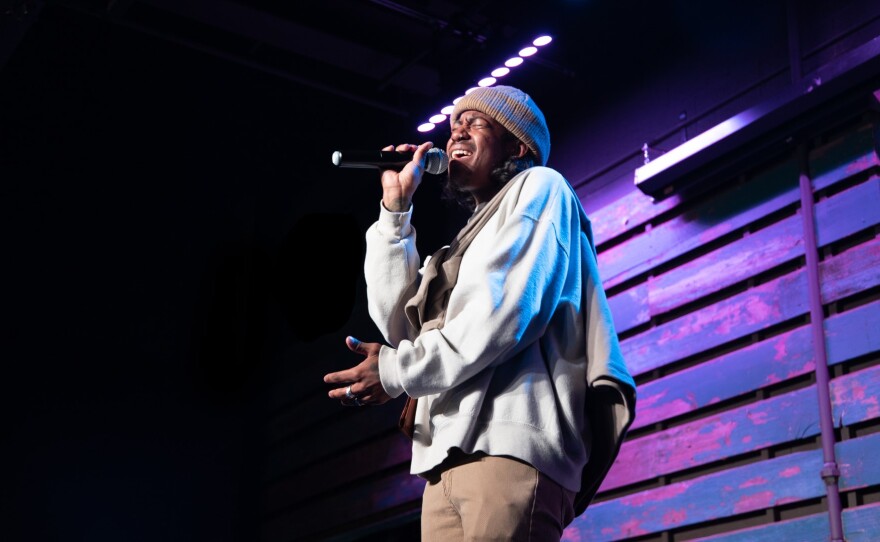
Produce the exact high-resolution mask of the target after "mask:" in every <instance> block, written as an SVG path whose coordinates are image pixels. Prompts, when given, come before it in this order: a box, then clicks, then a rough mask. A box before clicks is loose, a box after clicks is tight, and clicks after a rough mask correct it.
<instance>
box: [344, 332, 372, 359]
mask: <svg viewBox="0 0 880 542" xmlns="http://www.w3.org/2000/svg"><path fill="white" fill-rule="evenodd" d="M345 346H347V347H348V349H349V350H351V351H352V352H357V353H358V354H364V355H366V354H367V352H366V351H365V350H364V343H362V342H361V341H360V340H359V339H355V338H354V337H352V336H348V337H346V338H345Z"/></svg>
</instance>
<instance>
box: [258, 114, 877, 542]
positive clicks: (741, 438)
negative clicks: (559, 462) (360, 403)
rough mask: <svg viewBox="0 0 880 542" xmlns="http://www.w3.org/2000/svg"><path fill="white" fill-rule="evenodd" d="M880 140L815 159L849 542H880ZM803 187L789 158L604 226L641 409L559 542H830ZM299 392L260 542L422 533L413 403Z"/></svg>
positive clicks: (820, 146)
mask: <svg viewBox="0 0 880 542" xmlns="http://www.w3.org/2000/svg"><path fill="white" fill-rule="evenodd" d="M878 127H880V124H878V119H877V116H876V114H875V113H872V112H869V111H866V112H864V114H863V115H861V116H859V117H858V118H854V119H851V120H850V121H849V122H846V123H842V124H840V125H838V126H835V127H833V128H832V127H829V128H828V131H827V132H825V133H818V134H815V137H814V138H813V139H812V141H811V143H810V146H809V153H808V166H809V172H808V173H809V175H810V177H811V178H812V185H813V190H814V196H815V213H814V216H815V222H816V230H817V242H818V245H819V259H820V284H821V296H822V304H823V307H824V310H825V316H826V319H825V322H824V329H825V341H826V349H827V358H828V359H827V363H828V366H829V370H830V372H831V377H832V380H831V390H830V391H831V398H832V409H833V416H834V423H835V427H836V429H837V431H836V434H835V439H836V442H837V444H836V453H837V461H838V463H839V465H840V468H841V478H840V481H839V484H840V488H841V495H842V497H841V498H842V501H843V505H844V508H845V511H844V515H843V524H844V528H845V531H846V536H847V540H849V541H850V542H855V541H867V540H880V504H878V501H880V462H877V461H875V460H873V457H874V456H876V454H877V450H880V432H878V431H877V428H878V427H880V332H878V331H880V157H878V130H880V128H878ZM799 173H800V169H799V167H798V159H797V156H796V153H795V152H794V151H792V152H791V154H790V155H788V156H782V157H777V158H775V159H773V160H772V161H770V162H767V163H761V164H755V165H754V167H753V169H752V170H751V171H748V172H738V173H737V174H736V175H735V176H732V177H731V178H730V179H729V180H727V181H725V182H723V183H720V185H719V186H718V187H716V188H713V189H712V190H711V191H707V192H705V193H703V194H702V195H699V196H692V197H690V198H688V199H684V198H679V197H677V196H673V197H671V198H669V199H666V200H663V201H661V202H654V201H652V200H651V198H649V197H647V196H645V195H643V194H642V193H641V192H639V191H638V190H635V189H634V190H633V192H632V193H631V194H629V195H628V196H626V197H624V198H622V199H621V200H618V201H616V202H614V203H613V204H611V205H609V206H608V207H605V208H603V209H600V210H598V211H596V212H595V213H593V214H592V216H591V219H592V221H593V223H594V228H595V229H594V234H595V236H596V242H597V246H598V248H599V262H600V270H601V273H602V277H603V280H604V282H605V286H606V289H607V291H608V294H609V300H610V302H611V305H612V310H613V313H614V316H615V323H616V325H617V329H618V332H619V334H620V336H621V339H622V347H623V351H624V353H625V356H626V360H627V362H628V364H629V367H630V369H631V370H632V372H633V374H634V375H635V377H636V380H637V383H638V392H639V401H638V413H637V419H636V421H635V424H634V426H633V430H632V432H631V433H630V435H629V437H628V438H627V440H626V442H625V443H624V445H623V448H622V450H621V453H620V457H619V458H618V461H617V462H616V464H615V465H614V467H613V468H612V470H611V472H610V473H609V476H608V478H607V479H606V481H605V483H604V484H603V486H602V488H601V490H600V493H599V495H598V496H597V499H596V501H595V502H594V504H593V505H592V506H591V507H590V508H589V509H588V510H587V512H586V513H584V514H583V515H582V516H581V517H579V518H577V519H576V520H575V521H574V523H573V524H572V525H570V526H569V528H568V529H567V530H566V532H565V536H564V539H565V540H569V541H577V540H590V541H603V540H609V541H610V540H633V541H635V540H638V541H653V540H657V541H670V540H672V541H677V540H707V541H708V540H711V541H714V542H722V541H723V542H734V541H736V542H741V541H746V540H748V541H763V540H768V541H769V540H773V541H777V540H798V541H813V540H815V541H820V540H827V539H828V528H829V527H828V525H829V523H828V513H827V506H826V503H825V485H824V482H823V480H822V479H821V477H820V471H821V469H822V467H823V457H822V449H821V441H820V424H819V408H820V405H819V400H818V395H817V389H816V378H815V374H814V371H815V369H816V352H815V348H814V345H813V335H812V332H811V328H810V325H811V322H810V316H809V309H810V304H809V297H808V283H807V280H808V279H807V272H806V267H805V265H806V264H805V243H804V235H803V215H802V211H801V205H800V192H799ZM324 369H326V367H324V368H323V369H321V370H320V371H318V370H317V369H308V368H306V369H304V373H305V374H304V375H302V376H303V380H308V379H311V381H312V382H315V381H320V375H321V374H323V372H324ZM312 373H314V374H312ZM304 389H305V388H304ZM288 392H290V390H288ZM303 394H304V395H303V396H304V399H303V400H301V401H299V402H296V403H294V404H291V405H290V406H288V407H287V408H285V409H282V410H281V411H280V412H279V413H278V415H277V416H275V417H274V418H273V419H272V420H271V423H270V424H269V426H268V428H267V432H266V441H267V455H266V459H265V471H266V477H265V487H264V491H263V496H264V499H263V501H264V502H263V503H262V509H263V510H264V513H265V520H264V522H263V532H262V539H263V540H265V541H267V542H276V541H277V542H280V541H289V540H357V539H359V537H360V536H364V535H365V533H369V532H376V531H378V530H380V529H382V528H383V527H385V526H388V525H394V524H399V523H400V522H405V521H416V520H417V518H418V506H419V500H420V498H421V492H422V489H423V487H424V485H423V482H422V481H421V480H420V479H419V478H417V477H413V476H411V475H409V474H408V466H409V465H408V462H409V457H410V455H409V454H410V451H409V442H408V441H407V440H406V439H405V438H403V436H402V435H400V433H399V432H398V431H397V429H396V421H397V416H398V414H399V412H400V407H401V406H402V402H400V401H398V400H396V401H395V402H392V403H390V404H389V405H386V406H385V407H381V408H370V409H343V408H340V407H339V406H338V405H336V404H335V403H333V402H332V401H328V400H327V399H326V396H325V392H324V390H323V389H316V390H314V391H312V392H308V393H307V392H303Z"/></svg>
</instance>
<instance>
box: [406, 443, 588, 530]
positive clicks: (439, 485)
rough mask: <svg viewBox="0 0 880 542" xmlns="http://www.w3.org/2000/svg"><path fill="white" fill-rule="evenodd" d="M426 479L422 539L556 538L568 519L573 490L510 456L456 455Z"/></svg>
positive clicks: (569, 520)
mask: <svg viewBox="0 0 880 542" xmlns="http://www.w3.org/2000/svg"><path fill="white" fill-rule="evenodd" d="M427 479H428V483H427V485H426V486H425V493H424V497H423V499H422V542H453V541H467V542H472V541H474V542H475V541H484V540H485V541H488V540H497V541H520V540H521V541H530V542H551V541H552V542H559V539H560V538H562V531H563V529H564V528H565V527H566V526H567V525H568V524H569V523H570V522H571V521H572V519H573V515H574V511H573V506H574V504H573V503H574V496H575V494H574V492H572V491H569V490H567V489H565V488H563V487H562V486H560V485H559V484H557V483H556V482H554V481H553V480H551V479H550V478H548V477H546V476H545V475H543V474H541V473H539V472H538V471H537V470H536V469H535V468H534V467H532V466H531V465H529V464H527V463H524V462H521V461H518V460H515V459H509V458H506V457H495V456H487V455H469V456H464V457H459V458H458V459H457V460H455V461H454V462H453V463H452V465H451V466H448V467H445V468H444V469H442V470H441V471H440V472H439V473H433V474H432V475H429V476H427Z"/></svg>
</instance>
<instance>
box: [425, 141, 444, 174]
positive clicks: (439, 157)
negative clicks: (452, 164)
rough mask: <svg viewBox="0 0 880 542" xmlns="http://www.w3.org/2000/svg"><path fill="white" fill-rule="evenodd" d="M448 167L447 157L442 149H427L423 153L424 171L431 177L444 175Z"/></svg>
mask: <svg viewBox="0 0 880 542" xmlns="http://www.w3.org/2000/svg"><path fill="white" fill-rule="evenodd" d="M448 167H449V156H447V155H446V153H445V152H443V149H438V148H436V147H434V148H431V149H428V152H427V153H425V171H426V172H428V173H430V174H431V175H439V174H440V173H444V172H445V171H446V169H447V168H448Z"/></svg>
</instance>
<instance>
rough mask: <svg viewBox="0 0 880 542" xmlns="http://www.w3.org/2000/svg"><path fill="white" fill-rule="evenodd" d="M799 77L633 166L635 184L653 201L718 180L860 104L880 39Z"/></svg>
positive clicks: (878, 59)
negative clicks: (797, 82)
mask: <svg viewBox="0 0 880 542" xmlns="http://www.w3.org/2000/svg"><path fill="white" fill-rule="evenodd" d="M804 81H808V82H809V83H808V84H806V85H805V86H804V87H801V88H799V87H792V88H791V91H790V92H788V93H785V94H783V95H782V96H780V97H778V98H776V99H773V100H770V101H768V102H765V103H763V104H760V105H758V106H756V107H753V108H750V109H747V110H746V111H743V112H742V113H740V114H738V115H736V116H734V117H731V118H730V119H727V120H726V121H724V122H722V123H721V124H718V125H717V126H714V127H712V128H710V129H709V130H707V131H705V132H703V133H702V134H700V135H698V136H696V137H694V138H693V139H691V140H689V141H687V142H686V143H683V144H682V145H679V146H678V147H676V148H674V149H672V150H670V151H669V152H667V153H666V154H663V155H661V156H659V157H657V158H655V159H653V160H651V161H650V162H648V163H647V164H645V165H643V166H641V167H638V168H636V170H635V176H634V181H635V185H636V186H637V187H638V188H639V190H641V191H642V192H644V193H645V194H647V195H649V196H652V197H653V198H655V199H658V200H659V199H663V198H665V197H667V196H669V195H671V194H673V193H675V192H680V191H682V190H684V189H686V188H690V187H692V186H694V185H697V184H703V183H707V182H710V181H711V180H712V178H713V176H714V177H715V180H716V181H720V180H721V179H718V178H717V177H718V175H717V174H718V171H719V170H720V169H721V168H722V167H731V166H732V165H735V164H737V163H743V162H745V161H746V160H755V159H756V155H760V154H768V153H771V152H773V151H781V150H783V149H784V148H786V147H787V146H789V145H790V144H791V142H792V140H793V138H794V137H795V136H796V135H797V133H798V132H799V131H800V130H803V129H804V128H805V127H806V126H807V125H810V124H814V123H817V122H819V120H821V119H824V118H828V117H829V115H835V116H837V115H841V114H842V112H841V108H854V107H859V106H864V103H865V102H862V101H861V100H862V99H863V98H865V99H867V98H870V97H871V95H872V93H873V92H874V91H875V90H876V89H877V86H876V85H878V84H880V37H876V38H874V39H872V40H871V41H869V42H867V43H865V44H864V45H862V46H859V47H857V48H855V49H853V50H852V51H850V52H849V53H847V54H845V55H842V56H841V57H839V58H838V59H837V60H835V61H834V62H833V63H831V64H828V65H826V66H823V67H822V68H820V69H818V70H816V72H814V73H813V74H811V75H809V76H807V77H805V78H804ZM871 85H875V86H873V87H872V86H871ZM862 87H864V88H862ZM842 98H848V99H842ZM820 106H828V107H825V108H822V107H820ZM721 158H724V160H720V159H721Z"/></svg>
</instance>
